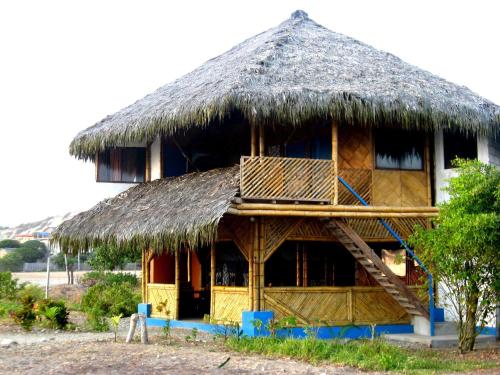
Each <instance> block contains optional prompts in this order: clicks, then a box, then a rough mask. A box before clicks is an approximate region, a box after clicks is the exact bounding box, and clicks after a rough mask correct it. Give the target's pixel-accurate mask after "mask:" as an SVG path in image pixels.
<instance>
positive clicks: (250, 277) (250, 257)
mask: <svg viewBox="0 0 500 375" xmlns="http://www.w3.org/2000/svg"><path fill="white" fill-rule="evenodd" d="M250 224H253V223H250ZM255 230H256V229H255V225H252V237H251V238H252V239H251V243H250V246H249V247H248V310H250V311H252V310H253V281H254V280H253V263H254V260H253V257H254V255H253V253H254V243H255Z"/></svg>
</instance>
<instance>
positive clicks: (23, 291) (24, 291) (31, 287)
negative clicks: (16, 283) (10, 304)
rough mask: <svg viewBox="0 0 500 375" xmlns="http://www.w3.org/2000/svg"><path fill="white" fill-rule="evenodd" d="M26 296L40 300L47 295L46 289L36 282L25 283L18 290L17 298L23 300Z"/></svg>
mask: <svg viewBox="0 0 500 375" xmlns="http://www.w3.org/2000/svg"><path fill="white" fill-rule="evenodd" d="M25 296H32V297H33V299H34V301H35V302H36V301H39V300H41V299H43V298H44V297H45V291H44V290H43V289H42V288H40V287H39V286H38V285H35V284H24V285H22V286H21V288H20V289H18V291H17V299H18V300H22V299H23V298H24V297H25Z"/></svg>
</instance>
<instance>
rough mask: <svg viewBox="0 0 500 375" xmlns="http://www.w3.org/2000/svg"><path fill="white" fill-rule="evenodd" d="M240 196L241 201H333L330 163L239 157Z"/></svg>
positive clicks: (331, 165)
mask: <svg viewBox="0 0 500 375" xmlns="http://www.w3.org/2000/svg"><path fill="white" fill-rule="evenodd" d="M240 168H241V175H240V192H241V197H242V198H243V199H250V200H271V201H299V202H324V203H331V202H333V201H334V194H335V184H336V180H337V179H336V178H335V177H336V176H335V162H334V161H333V160H318V159H300V158H280V157H251V156H242V157H241V163H240Z"/></svg>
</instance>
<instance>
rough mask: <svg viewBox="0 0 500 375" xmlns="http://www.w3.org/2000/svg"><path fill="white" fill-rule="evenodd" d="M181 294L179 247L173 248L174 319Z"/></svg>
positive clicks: (176, 316) (177, 311) (177, 312)
mask: <svg viewBox="0 0 500 375" xmlns="http://www.w3.org/2000/svg"><path fill="white" fill-rule="evenodd" d="M180 296H181V267H180V259H179V249H175V312H174V314H173V316H174V319H179V300H180Z"/></svg>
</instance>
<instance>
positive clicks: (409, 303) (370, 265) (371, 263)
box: [326, 219, 429, 319]
mask: <svg viewBox="0 0 500 375" xmlns="http://www.w3.org/2000/svg"><path fill="white" fill-rule="evenodd" d="M326 227H327V228H328V230H329V231H330V232H331V233H332V234H333V235H334V236H335V237H336V238H337V239H338V240H339V242H340V243H341V244H342V245H344V247H345V248H346V249H347V250H349V252H350V253H351V254H352V255H353V256H354V258H355V259H356V260H357V261H358V262H359V263H360V264H361V265H362V266H363V267H364V268H365V269H366V271H367V272H368V273H369V274H370V275H372V276H373V278H374V279H375V280H377V282H378V283H379V284H380V285H381V286H382V287H383V288H384V289H385V291H386V292H387V293H389V294H390V295H391V296H392V298H394V299H395V300H396V301H397V302H398V303H399V304H400V305H401V306H402V307H403V308H404V309H405V310H406V311H407V312H408V314H410V315H412V316H421V317H424V318H426V319H429V312H428V311H427V309H426V308H425V307H424V305H423V304H422V302H420V300H419V299H418V298H417V296H416V295H415V294H414V293H413V292H412V291H411V290H410V289H408V288H407V287H406V285H405V284H404V283H403V282H402V281H401V280H400V279H399V278H398V277H397V276H396V275H395V274H394V273H393V272H392V271H391V270H390V269H389V267H387V266H386V265H385V264H384V262H382V260H381V259H380V258H379V257H378V255H377V254H376V253H375V252H374V251H373V250H372V249H371V248H370V246H368V244H367V243H366V242H365V241H363V239H362V238H361V237H360V236H359V235H358V234H357V233H356V232H355V231H354V230H353V229H352V228H351V227H350V226H349V225H348V224H347V223H345V222H344V221H342V220H341V219H332V220H330V221H329V223H328V224H327V226H326Z"/></svg>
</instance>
